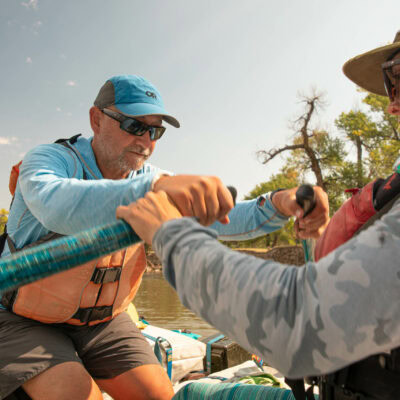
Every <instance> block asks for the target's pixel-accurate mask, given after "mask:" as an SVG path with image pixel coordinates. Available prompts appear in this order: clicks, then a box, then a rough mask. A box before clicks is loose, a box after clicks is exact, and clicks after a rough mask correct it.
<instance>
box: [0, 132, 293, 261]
mask: <svg viewBox="0 0 400 400" xmlns="http://www.w3.org/2000/svg"><path fill="white" fill-rule="evenodd" d="M91 143H92V138H90V139H86V138H83V137H80V138H79V139H78V140H77V141H76V142H75V143H74V144H73V145H72V146H73V148H74V149H75V152H76V154H75V153H74V152H73V151H72V150H70V149H67V148H65V147H64V146H62V145H60V144H54V143H53V144H45V145H40V146H38V147H36V148H34V149H33V150H31V151H30V152H29V153H28V154H27V155H26V156H25V158H24V160H23V163H22V165H21V167H20V175H19V179H18V184H17V188H16V193H15V197H14V201H13V204H12V207H11V210H10V214H9V219H8V224H7V230H8V233H9V235H10V238H11V239H12V241H13V242H14V244H15V247H16V248H17V249H18V248H21V247H23V246H25V245H27V244H30V243H33V242H35V241H37V240H38V239H39V238H41V237H42V236H44V235H46V234H47V233H49V232H56V233H59V234H63V235H71V234H75V233H78V232H80V231H83V230H86V229H89V228H93V227H95V226H98V225H102V224H106V223H111V222H113V221H115V218H116V217H115V210H116V208H117V207H118V206H119V205H127V204H129V203H131V202H134V201H136V200H137V199H139V198H141V197H143V196H144V195H145V193H146V192H147V191H149V190H150V188H151V183H152V181H153V179H154V177H155V176H156V175H158V174H160V173H165V172H167V171H164V170H161V169H160V168H158V167H155V166H152V165H151V164H145V165H144V167H143V168H142V169H141V170H139V171H135V172H132V173H131V174H130V175H129V176H128V178H127V179H121V180H111V179H104V178H103V176H102V174H101V172H100V170H99V168H98V166H97V164H96V158H95V155H94V153H93V150H92V146H91ZM83 170H84V171H85V174H86V180H84V179H83V178H84V173H83ZM229 216H230V220H231V223H230V224H228V225H222V224H220V223H216V224H214V225H213V226H212V228H213V229H215V230H216V231H217V232H218V234H219V235H220V238H221V239H223V240H242V239H249V238H254V237H257V236H261V235H264V234H266V233H269V232H271V231H274V230H277V229H280V228H281V227H282V226H283V225H284V224H285V223H286V222H287V218H285V217H284V216H282V215H280V214H279V213H278V212H277V211H276V209H275V208H274V207H273V205H272V203H271V202H270V200H269V195H265V196H261V197H260V198H259V199H257V200H251V201H244V202H239V203H238V204H237V205H236V207H235V208H234V209H233V210H232V211H231V212H230V214H229ZM7 254H9V250H8V246H6V248H5V250H4V252H3V256H6V255H7Z"/></svg>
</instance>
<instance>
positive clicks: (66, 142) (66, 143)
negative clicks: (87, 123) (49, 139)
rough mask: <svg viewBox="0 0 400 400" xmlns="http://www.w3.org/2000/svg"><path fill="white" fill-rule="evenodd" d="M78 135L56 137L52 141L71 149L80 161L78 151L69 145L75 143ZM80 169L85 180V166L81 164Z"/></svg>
mask: <svg viewBox="0 0 400 400" xmlns="http://www.w3.org/2000/svg"><path fill="white" fill-rule="evenodd" d="M79 136H81V134H80V133H79V134H78V135H75V136H72V137H70V138H69V139H58V140H56V141H55V142H54V143H57V144H61V146H64V147H66V148H67V149H70V150H71V151H73V152H74V154H75V155H76V157H77V158H78V160H79V162H80V163H81V161H80V158H79V155H78V153H77V152H76V150H75V149H74V148H73V147H72V146H71V144H74V143H76V141H77V140H78V138H79ZM81 164H82V163H81ZM82 171H83V179H84V180H85V181H86V180H87V175H86V172H85V168H84V167H83V165H82Z"/></svg>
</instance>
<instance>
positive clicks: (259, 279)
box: [117, 35, 400, 398]
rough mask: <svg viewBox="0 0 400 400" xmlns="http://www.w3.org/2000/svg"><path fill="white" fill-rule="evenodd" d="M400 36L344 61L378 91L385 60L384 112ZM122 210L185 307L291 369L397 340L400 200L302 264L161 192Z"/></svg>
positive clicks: (319, 369) (332, 362)
mask: <svg viewBox="0 0 400 400" xmlns="http://www.w3.org/2000/svg"><path fill="white" fill-rule="evenodd" d="M396 39H397V40H395V42H394V43H393V44H392V45H389V46H384V47H381V48H378V49H375V50H372V51H371V52H368V53H366V54H363V55H361V56H358V57H355V58H354V59H352V60H350V61H348V62H347V63H346V64H345V66H344V72H345V74H346V75H347V76H349V77H350V79H352V80H354V81H355V82H356V83H357V84H358V85H360V86H362V87H364V88H366V89H368V90H370V91H373V92H375V93H378V94H381V95H382V94H385V91H384V90H385V89H384V86H383V84H384V82H383V80H382V68H381V64H382V63H384V65H383V68H384V72H385V77H386V78H385V84H386V90H387V95H388V96H389V98H390V105H389V108H388V111H389V112H390V113H391V114H393V115H399V116H400V35H397V36H396ZM389 58H390V59H389ZM388 59H389V61H393V62H389V61H388ZM388 63H389V64H388ZM374 85H375V86H374ZM395 177H396V176H395ZM397 178H398V177H397ZM345 204H346V203H345ZM371 204H372V203H371ZM343 207H344V206H343ZM343 207H342V208H343ZM342 208H341V209H340V210H339V211H338V213H337V215H338V216H340V214H341V210H342ZM343 210H344V208H343ZM117 216H118V217H119V218H123V219H125V220H126V221H127V222H129V223H130V224H131V226H132V227H133V229H134V230H135V231H136V232H137V233H138V234H139V236H141V237H142V238H143V239H144V240H145V241H146V242H148V243H152V245H153V248H154V249H155V251H156V253H157V255H158V256H159V258H160V259H161V260H162V264H163V266H164V275H165V277H166V279H167V280H168V282H169V283H170V284H171V285H172V286H173V287H174V288H175V289H176V290H177V292H178V294H179V297H180V299H181V301H182V303H183V304H184V305H185V306H186V307H188V308H189V309H191V310H193V311H194V312H196V313H197V314H198V315H200V316H201V317H202V318H203V319H205V320H206V321H207V322H209V323H210V324H212V325H213V326H215V327H216V328H217V329H220V330H221V331H222V332H223V333H224V334H226V335H228V336H229V337H230V338H232V339H233V340H235V341H237V342H238V343H239V344H240V345H242V346H243V347H244V348H246V349H247V350H249V351H251V352H253V353H256V354H258V355H261V356H262V357H263V358H264V359H265V360H267V361H268V363H269V364H270V365H272V366H273V367H275V368H277V369H278V370H279V371H280V372H281V373H283V374H284V375H285V376H288V377H291V378H297V377H304V376H313V375H322V374H326V373H329V372H332V371H336V370H338V369H340V368H342V367H344V366H346V365H349V364H352V363H354V362H356V361H358V360H361V359H363V358H365V357H367V356H370V355H372V354H377V353H382V352H389V351H390V350H392V349H395V348H397V347H399V346H400V263H399V260H400V200H397V201H396V202H395V203H394V205H393V207H392V208H391V210H390V211H389V212H388V213H387V214H385V215H384V216H383V217H382V218H381V219H379V220H377V221H376V222H375V223H374V224H373V225H372V226H370V227H369V228H368V229H366V230H364V231H362V232H361V233H360V234H358V235H357V236H354V237H352V238H350V240H348V241H347V242H344V243H343V244H342V245H341V246H339V247H338V248H336V249H335V250H333V249H330V252H325V254H324V257H322V258H321V259H320V260H319V261H318V262H316V263H315V262H308V263H307V264H306V265H305V266H304V268H297V267H294V266H290V265H283V264H280V263H277V262H275V261H272V260H262V259H258V258H254V257H251V256H248V255H245V254H241V253H238V252H234V251H232V250H230V249H228V248H226V247H225V246H223V245H222V244H220V243H219V242H218V241H217V240H216V238H217V235H216V233H215V232H213V231H212V230H210V229H207V228H205V227H203V226H201V225H199V224H198V223H197V222H196V221H195V220H193V219H191V218H180V217H181V215H180V213H179V212H178V211H177V209H176V208H175V207H174V206H173V204H172V203H171V202H170V199H169V198H168V196H166V195H165V194H163V193H161V192H160V193H157V194H155V193H148V194H147V195H146V197H145V198H143V199H141V200H139V201H138V202H137V203H136V204H132V205H130V206H127V207H119V208H118V209H117ZM364 222H365V221H364ZM331 224H332V220H331ZM344 228H347V227H344V226H342V227H340V226H339V227H338V229H337V231H336V232H337V233H339V231H340V229H344ZM328 229H329V225H328ZM339 244H340V243H337V245H339ZM332 250H333V251H332ZM328 253H329V254H328ZM374 398H375V397H374ZM390 398H391V397H390Z"/></svg>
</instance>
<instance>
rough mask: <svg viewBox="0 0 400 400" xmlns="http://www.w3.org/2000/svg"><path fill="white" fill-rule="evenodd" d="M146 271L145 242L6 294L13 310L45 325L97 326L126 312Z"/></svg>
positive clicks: (5, 298) (8, 305)
mask: <svg viewBox="0 0 400 400" xmlns="http://www.w3.org/2000/svg"><path fill="white" fill-rule="evenodd" d="M145 269H146V254H145V250H144V246H143V244H142V243H140V244H136V245H133V246H130V247H128V248H127V249H125V250H120V251H117V252H115V253H112V254H109V255H107V256H104V257H101V258H99V259H97V260H93V261H90V262H88V263H86V264H83V265H80V266H79V267H76V268H72V269H70V270H68V271H64V272H61V273H59V274H56V275H53V276H50V277H48V278H44V279H40V280H38V281H36V282H33V283H30V284H28V285H25V286H22V287H21V288H19V289H18V290H17V291H14V292H9V293H6V294H4V295H3V298H2V303H3V305H5V306H6V307H7V308H8V309H9V310H10V311H12V312H14V313H15V314H18V315H21V316H23V317H26V318H30V319H34V320H37V321H40V322H44V323H48V324H49V323H68V324H72V325H86V324H88V325H95V324H98V323H100V322H106V321H108V320H110V319H112V318H114V317H115V316H117V315H118V314H120V313H121V312H123V311H125V310H126V309H127V308H128V306H129V304H130V302H131V301H132V300H133V298H134V297H135V295H136V293H137V291H138V289H139V286H140V283H141V281H142V276H143V273H144V271H145Z"/></svg>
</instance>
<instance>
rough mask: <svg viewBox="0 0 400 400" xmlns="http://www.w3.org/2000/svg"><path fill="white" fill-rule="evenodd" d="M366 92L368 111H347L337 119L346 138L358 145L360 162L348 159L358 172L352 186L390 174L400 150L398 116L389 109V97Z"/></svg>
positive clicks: (361, 184)
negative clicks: (391, 113) (390, 112)
mask: <svg viewBox="0 0 400 400" xmlns="http://www.w3.org/2000/svg"><path fill="white" fill-rule="evenodd" d="M361 91H362V90H361ZM362 92H363V93H365V96H364V98H363V100H362V102H363V104H365V106H366V111H360V110H350V111H349V112H347V113H344V112H343V113H342V114H340V116H339V117H338V118H337V119H336V121H335V124H336V127H337V128H338V129H339V131H340V132H341V133H342V134H343V135H344V138H345V139H346V140H348V141H349V142H350V143H353V144H354V145H355V147H356V161H352V162H350V161H349V162H348V163H349V169H353V171H354V172H355V174H354V176H353V179H352V180H351V182H352V184H351V185H350V186H353V187H354V186H357V187H362V186H364V185H365V183H366V182H368V181H370V180H371V179H375V178H377V177H379V176H387V175H389V174H390V173H391V171H392V166H393V162H394V161H395V160H396V158H397V157H398V154H399V150H400V136H399V132H398V130H397V125H398V122H397V118H396V117H395V116H393V115H390V114H389V113H388V112H387V111H386V110H387V106H388V105H389V99H388V98H387V97H384V96H378V95H376V94H372V93H367V92H365V91H362ZM351 164H352V165H353V167H352V168H351Z"/></svg>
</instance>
